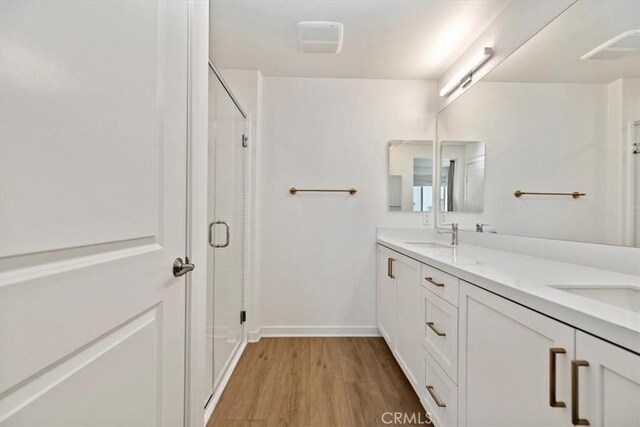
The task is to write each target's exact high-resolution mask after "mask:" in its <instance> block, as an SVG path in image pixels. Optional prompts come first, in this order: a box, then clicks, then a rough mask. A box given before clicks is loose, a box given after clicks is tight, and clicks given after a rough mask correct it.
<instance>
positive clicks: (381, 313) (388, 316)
mask: <svg viewBox="0 0 640 427" xmlns="http://www.w3.org/2000/svg"><path fill="white" fill-rule="evenodd" d="M398 255H399V254H398V253H396V252H393V251H392V250H390V249H387V248H385V247H384V246H378V295H377V296H378V310H377V313H378V316H377V317H378V322H377V323H378V330H379V331H380V334H382V337H383V338H384V339H385V340H386V341H387V345H388V346H389V348H390V349H393V348H394V344H395V330H396V280H395V275H394V274H393V267H394V263H395V259H396V258H397V257H398Z"/></svg>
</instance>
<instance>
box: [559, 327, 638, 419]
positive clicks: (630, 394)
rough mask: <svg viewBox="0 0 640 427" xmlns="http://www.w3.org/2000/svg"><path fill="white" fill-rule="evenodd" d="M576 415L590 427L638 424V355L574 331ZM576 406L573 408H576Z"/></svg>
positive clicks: (574, 409)
mask: <svg viewBox="0 0 640 427" xmlns="http://www.w3.org/2000/svg"><path fill="white" fill-rule="evenodd" d="M576 360H577V361H583V362H584V361H586V362H587V363H588V364H589V365H588V366H579V367H576V368H574V369H575V370H576V372H575V378H573V380H574V381H576V380H577V385H578V387H577V392H578V394H577V396H574V397H575V398H577V399H578V401H579V404H578V407H577V408H574V407H573V405H570V406H572V408H571V409H572V410H573V411H575V415H576V417H577V418H583V419H586V420H587V421H589V423H590V425H591V426H594V427H600V426H607V427H632V426H633V427H635V426H639V425H640V356H638V355H637V354H634V353H632V352H630V351H627V350H624V349H622V348H620V347H617V346H615V345H613V344H609V343H608V342H606V341H603V340H601V339H598V338H595V337H592V336H591V335H587V334H585V333H583V332H580V331H577V332H576ZM576 409H577V410H576Z"/></svg>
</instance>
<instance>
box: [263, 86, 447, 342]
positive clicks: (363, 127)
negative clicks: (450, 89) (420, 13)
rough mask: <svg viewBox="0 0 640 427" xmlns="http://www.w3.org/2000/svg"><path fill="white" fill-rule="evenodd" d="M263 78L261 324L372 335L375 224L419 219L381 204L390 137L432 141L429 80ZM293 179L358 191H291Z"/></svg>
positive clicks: (271, 330) (269, 328)
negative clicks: (356, 190)
mask: <svg viewBox="0 0 640 427" xmlns="http://www.w3.org/2000/svg"><path fill="white" fill-rule="evenodd" d="M263 84H264V87H263V132H262V138H261V142H262V147H261V148H262V155H263V157H262V191H263V193H262V206H261V211H260V218H261V222H262V227H261V229H260V246H259V252H260V256H261V263H260V270H261V273H260V281H261V289H260V297H259V300H260V310H261V314H260V316H261V323H262V326H263V329H262V332H263V334H267V335H272V334H286V333H348V334H367V333H377V328H376V326H375V324H376V313H375V307H376V302H375V298H376V297H375V295H376V292H375V286H376V245H375V229H376V226H379V225H396V226H403V225H420V224H421V215H420V214H415V213H402V212H392V213H391V212H388V207H387V200H388V198H387V193H386V191H387V172H386V171H387V170H388V169H387V168H388V166H387V161H388V150H387V143H388V141H389V140H392V139H413V140H416V139H420V140H433V139H434V137H435V114H436V97H435V82H426V81H397V80H395V81H392V80H355V79H351V80H349V79H312V78H309V79H305V78H271V77H265V78H264V80H263ZM293 186H295V187H298V188H350V187H352V186H353V187H356V188H357V189H358V193H357V194H356V195H355V196H350V195H349V194H344V193H335V194H319V193H310V194H305V193H298V194H297V195H295V196H292V195H290V194H289V192H288V189H289V188H290V187H293Z"/></svg>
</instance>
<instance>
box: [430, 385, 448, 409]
mask: <svg viewBox="0 0 640 427" xmlns="http://www.w3.org/2000/svg"><path fill="white" fill-rule="evenodd" d="M427 391H428V392H429V394H430V395H431V398H432V399H433V401H434V402H436V405H438V408H446V407H447V405H445V403H444V402H443V401H442V400H440V398H439V397H438V396H437V395H436V392H435V391H434V390H433V386H432V385H428V386H427Z"/></svg>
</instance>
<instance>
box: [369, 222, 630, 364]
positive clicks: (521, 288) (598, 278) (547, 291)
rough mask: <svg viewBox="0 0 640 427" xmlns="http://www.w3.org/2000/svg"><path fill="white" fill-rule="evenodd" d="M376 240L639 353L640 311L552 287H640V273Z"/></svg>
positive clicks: (402, 239)
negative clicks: (630, 273)
mask: <svg viewBox="0 0 640 427" xmlns="http://www.w3.org/2000/svg"><path fill="white" fill-rule="evenodd" d="M377 241H378V243H379V244H381V245H383V246H386V247H388V248H390V249H393V250H395V251H397V252H400V253H401V254H403V255H406V256H408V257H410V258H413V259H415V260H417V261H420V262H422V263H425V264H428V265H431V266H433V267H435V268H438V269H440V270H443V271H445V272H447V273H449V274H452V275H454V276H457V277H459V278H460V279H462V280H465V281H467V282H470V283H473V284H474V285H476V286H479V287H481V288H484V289H486V290H489V291H491V292H494V293H496V294H498V295H501V296H503V297H505V298H508V299H510V300H512V301H515V302H517V303H519V304H522V305H524V306H526V307H529V308H531V309H533V310H536V311H539V312H541V313H543V314H546V315H547V316H550V317H553V318H554V319H557V320H559V321H561V322H564V323H566V324H568V325H570V326H573V327H575V328H578V329H581V330H583V331H585V332H588V333H590V334H592V335H595V336H598V337H600V338H603V339H605V340H607V341H610V342H613V343H615V344H618V345H620V346H622V347H625V348H627V349H630V350H633V351H635V352H636V353H640V313H636V312H634V311H631V310H626V309H623V308H619V307H616V306H614V305H610V304H606V303H603V302H600V301H597V300H594V299H591V298H587V297H583V296H578V295H575V294H572V293H570V292H566V291H563V290H561V289H556V288H554V287H553V286H571V285H573V286H577V285H579V286H581V287H584V286H598V287H603V286H606V287H609V286H611V287H620V286H631V287H636V288H640V277H639V276H633V275H628V274H622V273H616V272H612V271H607V270H601V269H596V268H590V267H586V266H582V265H576V264H568V263H564V262H559V261H552V260H548V259H543V258H537V257H533V256H528V255H522V254H518V253H512V252H506V251H500V250H496V249H489V248H485V247H481V246H472V245H466V244H464V242H461V243H460V244H459V245H458V246H457V247H455V248H453V249H451V248H446V249H445V248H442V249H440V248H437V249H435V248H423V247H418V246H414V245H411V244H409V243H407V242H428V241H432V242H434V243H438V244H445V245H446V244H447V243H448V241H446V240H444V241H443V240H440V239H438V240H437V241H436V240H435V239H433V238H431V239H425V238H424V237H423V238H420V237H413V238H409V237H408V236H407V235H406V234H405V235H402V234H398V235H395V236H394V235H393V233H379V234H378V238H377Z"/></svg>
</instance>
